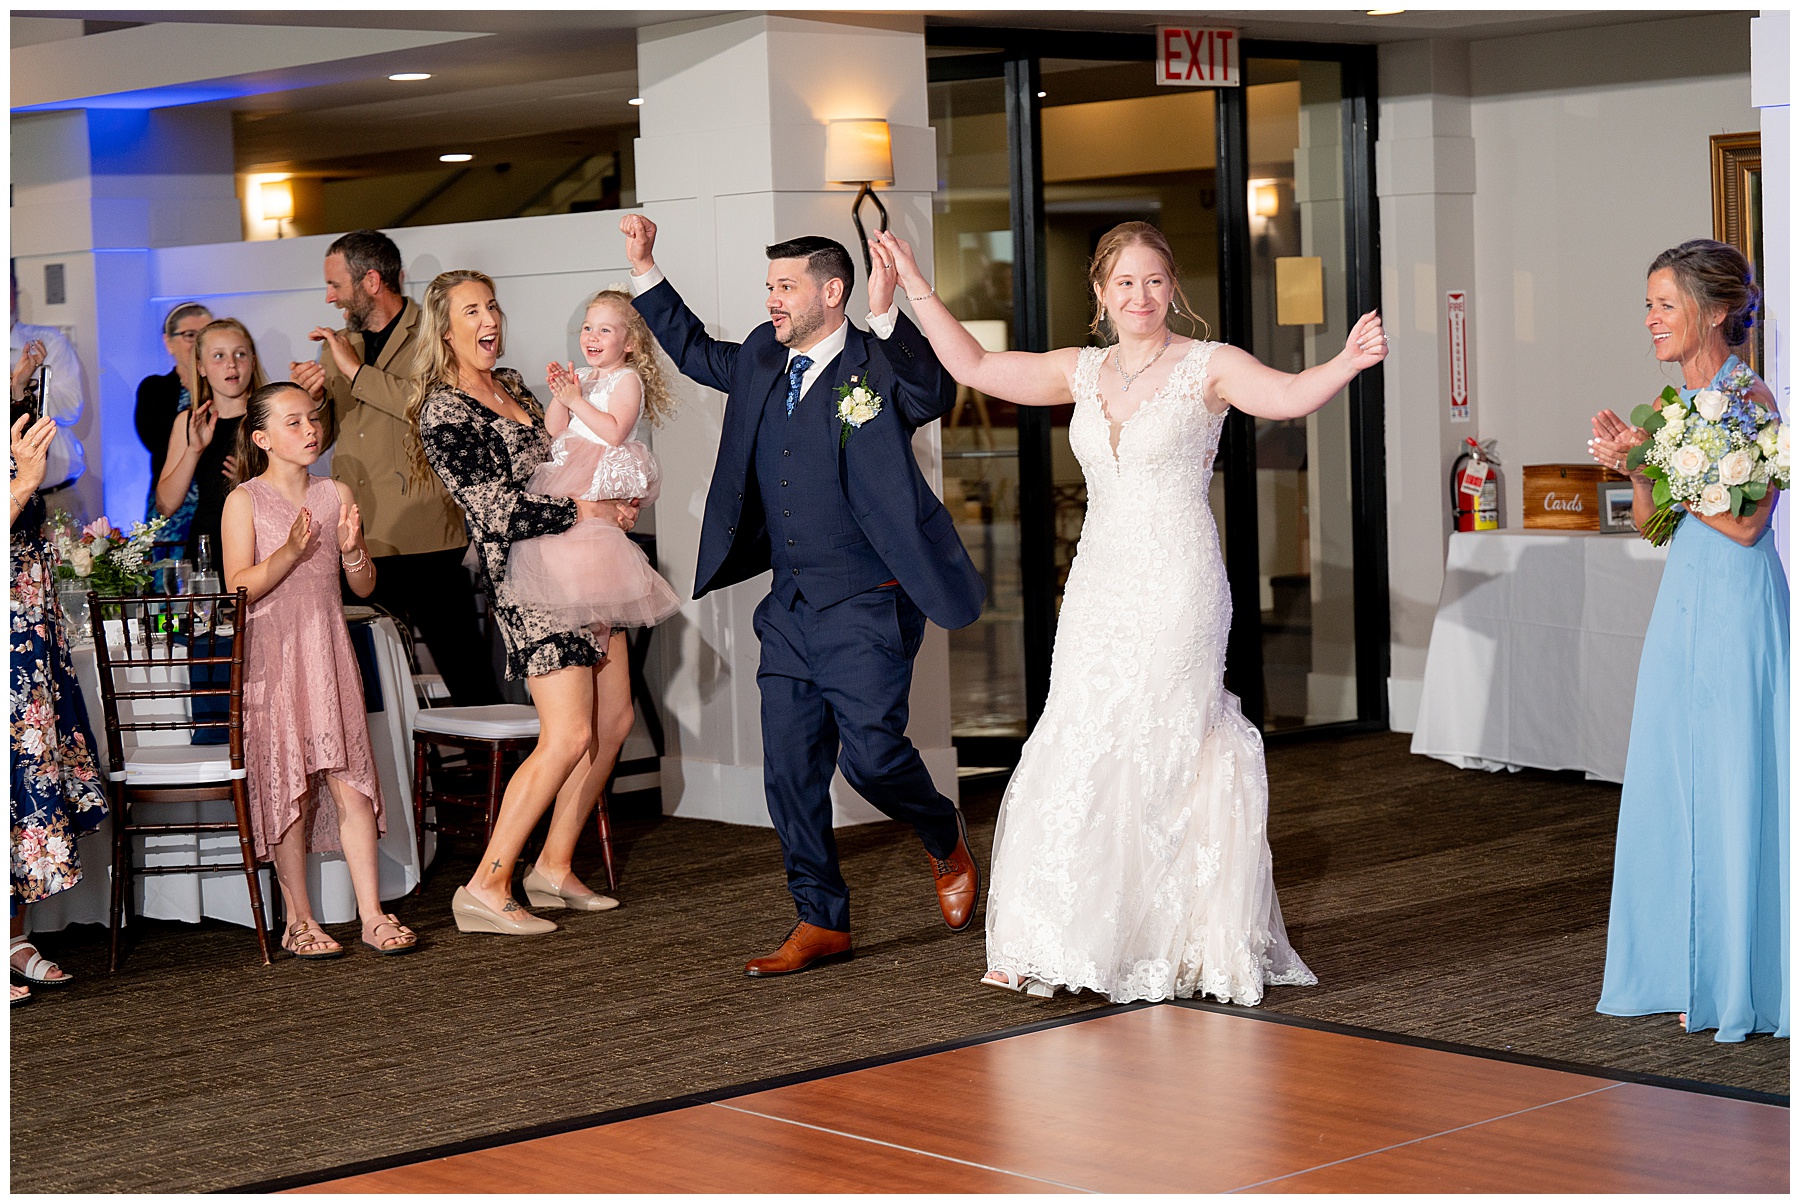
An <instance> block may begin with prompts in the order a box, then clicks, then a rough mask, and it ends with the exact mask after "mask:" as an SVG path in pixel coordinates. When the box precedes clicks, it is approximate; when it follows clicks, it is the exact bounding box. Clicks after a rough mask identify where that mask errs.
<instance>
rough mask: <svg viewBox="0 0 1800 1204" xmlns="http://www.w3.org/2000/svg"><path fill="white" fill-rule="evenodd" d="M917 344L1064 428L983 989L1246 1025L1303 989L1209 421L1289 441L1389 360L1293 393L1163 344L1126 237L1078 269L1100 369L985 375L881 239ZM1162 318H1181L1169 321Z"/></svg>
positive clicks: (1073, 361)
mask: <svg viewBox="0 0 1800 1204" xmlns="http://www.w3.org/2000/svg"><path fill="white" fill-rule="evenodd" d="M873 251H874V254H875V255H876V256H877V257H879V258H881V259H882V260H883V261H884V263H890V264H892V266H893V267H894V268H895V269H896V271H897V272H898V274H899V278H900V282H901V284H902V285H903V286H904V288H905V290H906V294H907V299H908V300H910V301H911V302H912V304H913V309H914V313H915V314H916V315H917V317H918V322H919V326H920V328H921V329H922V330H924V332H925V334H926V336H927V337H928V338H929V339H930V340H931V345H932V349H933V350H934V351H936V352H937V355H938V358H939V359H940V360H941V361H942V362H943V365H944V368H945V369H946V370H947V371H948V372H949V373H950V374H951V375H952V376H954V377H955V378H956V379H957V380H958V381H959V382H961V383H962V384H965V385H968V386H969V387H970V388H972V389H977V390H979V391H981V392H983V393H986V394H988V395H989V396H992V397H999V398H1004V399H1005V400H1007V401H1011V402H1013V403H1015V404H1017V405H1039V406H1054V405H1068V404H1069V403H1070V402H1073V403H1074V404H1075V413H1074V417H1073V418H1072V419H1071V420H1070V422H1069V445H1070V447H1071V449H1072V450H1073V451H1074V453H1075V456H1076V458H1077V459H1078V460H1079V461H1080V462H1081V469H1082V472H1083V474H1084V475H1085V476H1086V478H1087V493H1088V509H1087V517H1086V519H1085V521H1084V525H1083V527H1082V531H1081V543H1080V545H1079V547H1078V548H1077V550H1076V553H1075V560H1074V563H1073V565H1072V566H1071V567H1070V569H1069V580H1068V585H1067V587H1066V588H1065V590H1064V593H1063V603H1062V610H1061V613H1060V616H1059V618H1058V622H1057V635H1056V649H1055V654H1054V657H1053V659H1052V662H1051V673H1050V695H1049V699H1048V701H1047V703H1046V704H1045V707H1044V714H1043V717H1042V718H1041V719H1040V720H1039V721H1038V725H1037V727H1036V729H1035V730H1034V731H1033V732H1032V734H1031V738H1030V739H1029V740H1027V741H1026V742H1025V747H1024V750H1023V751H1022V753H1021V754H1020V757H1019V765H1018V769H1017V770H1016V771H1015V772H1014V773H1013V776H1012V781H1011V782H1010V783H1009V784H1008V786H1007V789H1006V797H1005V799H1004V800H1003V802H1002V803H1001V807H1000V820H999V825H998V827H997V828H996V830H995V834H994V858H993V867H992V871H991V885H990V887H989V891H988V912H987V956H988V973H987V976H986V977H985V978H983V979H982V980H981V981H982V982H983V983H984V984H985V985H988V986H997V987H1004V988H1007V989H1010V990H1014V991H1024V992H1026V993H1028V994H1031V995H1038V996H1048V995H1050V994H1052V993H1054V991H1055V990H1056V988H1058V987H1064V988H1067V989H1069V990H1082V989H1086V990H1091V991H1098V992H1100V993H1101V994H1104V995H1106V996H1108V997H1109V998H1111V999H1112V1000H1114V1001H1115V1002H1124V1001H1127V1000H1139V999H1143V1000H1160V999H1169V998H1171V997H1173V998H1187V997H1190V996H1192V995H1194V994H1195V993H1196V992H1202V993H1204V994H1207V995H1211V996H1214V997H1216V998H1218V999H1221V1000H1225V1001H1228V1002H1231V1003H1239V1004H1255V1003H1258V1002H1260V1001H1261V999H1262V994H1263V987H1264V986H1265V985H1267V984H1296V985H1311V984H1312V983H1314V982H1316V981H1317V979H1316V978H1314V976H1313V973H1312V971H1311V970H1308V969H1307V968H1306V965H1305V963H1304V962H1302V961H1301V960H1300V958H1299V956H1298V955H1297V954H1296V953H1295V952H1294V950H1293V947H1292V946H1291V945H1289V944H1288V939H1287V930H1286V928H1285V927H1284V926H1283V924H1282V920H1281V905H1280V904H1279V903H1278V902H1277V901H1276V898H1275V882H1274V875H1273V872H1272V870H1271V867H1270V859H1269V841H1268V833H1267V823H1268V782H1267V777H1266V776H1265V774H1264V770H1263V751H1262V738H1261V736H1260V734H1259V733H1258V730H1257V728H1256V726H1255V725H1254V724H1252V723H1251V722H1250V721H1249V720H1248V719H1246V718H1245V717H1244V715H1243V714H1242V713H1241V711H1240V710H1239V708H1238V701H1237V699H1236V698H1235V697H1233V696H1232V695H1230V694H1228V693H1226V692H1225V689H1224V671H1225V637H1226V632H1227V631H1228V630H1229V629H1230V626H1231V595H1230V589H1229V585H1228V583H1227V581H1226V577H1225V564H1224V561H1223V559H1222V558H1221V557H1220V554H1219V536H1218V531H1217V529H1216V528H1215V526H1214V524H1213V516H1212V510H1211V508H1210V506H1209V505H1208V502H1207V485H1208V482H1209V481H1210V480H1211V478H1212V468H1213V456H1214V453H1215V452H1216V451H1217V449H1218V445H1219V432H1220V430H1221V428H1222V427H1223V426H1224V418H1225V413H1226V411H1227V410H1228V409H1229V408H1230V407H1232V406H1236V407H1237V408H1238V409H1240V410H1242V411H1244V412H1245V413H1248V414H1253V415H1256V416H1257V417H1259V418H1271V419H1283V418H1299V417H1302V416H1304V415H1307V414H1310V413H1312V412H1313V411H1315V410H1317V409H1319V408H1320V407H1322V406H1323V405H1324V404H1325V403H1326V402H1328V401H1330V400H1331V398H1332V397H1334V396H1336V395H1337V393H1338V392H1339V391H1340V390H1341V389H1343V387H1344V386H1345V385H1346V384H1348V383H1349V381H1350V380H1351V378H1352V377H1354V376H1355V375H1356V374H1357V373H1358V372H1361V371H1362V370H1363V369H1364V368H1368V367H1372V366H1373V365H1375V364H1378V363H1380V362H1381V361H1382V360H1383V359H1385V358H1386V356H1387V338H1386V336H1385V335H1384V334H1383V333H1382V329H1381V319H1380V318H1379V317H1378V316H1377V315H1376V314H1374V313H1369V314H1365V315H1364V316H1363V317H1362V318H1361V319H1360V320H1359V321H1358V322H1357V323H1356V325H1355V327H1354V328H1353V329H1352V330H1351V331H1350V337H1349V339H1348V340H1347V341H1346V343H1345V346H1344V350H1343V352H1342V353H1341V354H1339V355H1338V356H1337V357H1336V358H1335V359H1333V360H1331V361H1330V362H1329V363H1325V364H1320V365H1318V366H1317V367H1314V368H1309V369H1307V370H1306V371H1304V372H1302V373H1300V374H1299V375H1297V376H1290V375H1288V374H1287V373H1285V372H1277V371H1276V370H1274V369H1273V368H1268V367H1265V366H1264V365H1263V364H1261V363H1259V362H1258V361H1257V360H1256V358H1255V357H1253V356H1251V355H1249V354H1248V353H1246V352H1244V351H1240V350H1239V349H1238V348H1236V347H1232V346H1229V345H1226V344H1222V343H1211V342H1204V341H1199V340H1195V339H1190V338H1185V337H1183V336H1181V335H1178V334H1175V333H1174V332H1173V331H1172V330H1171V329H1170V328H1169V325H1168V315H1169V314H1170V313H1171V312H1176V313H1180V314H1182V316H1184V317H1185V316H1188V315H1191V314H1192V313H1193V309H1192V306H1191V305H1190V304H1189V303H1188V301H1187V298H1186V297H1185V296H1184V295H1183V294H1182V292H1181V285H1180V283H1179V280H1178V278H1177V276H1176V272H1175V262H1174V256H1173V255H1172V254H1171V253H1170V250H1169V244H1168V242H1167V240H1165V239H1164V238H1163V235H1162V232H1161V231H1159V230H1158V229H1157V228H1156V227H1154V226H1152V225H1149V224H1148V223H1145V222H1126V223H1125V224H1124V225H1121V226H1117V227H1115V228H1114V229H1112V230H1111V231H1109V232H1108V233H1107V234H1106V236H1105V237H1103V238H1102V239H1101V240H1100V243H1099V246H1098V247H1097V248H1096V249H1095V251H1094V259H1093V263H1092V264H1091V265H1090V267H1089V272H1088V279H1089V282H1090V283H1091V284H1092V286H1093V290H1094V300H1095V303H1096V305H1097V308H1098V313H1097V316H1096V318H1095V320H1094V324H1093V329H1094V330H1095V332H1096V334H1097V333H1098V332H1099V330H1100V328H1101V325H1102V324H1103V323H1105V324H1110V326H1111V327H1112V329H1113V330H1114V331H1116V332H1117V341H1116V342H1114V343H1113V344H1112V345H1111V346H1109V347H1065V348H1062V349H1060V350H1057V351H1051V352H1047V353H1044V354H1033V353H1029V352H1017V351H1007V352H989V351H984V350H983V349H982V347H981V346H980V344H978V343H977V342H976V341H975V340H974V338H972V337H971V336H970V335H969V334H968V332H967V331H965V330H964V329H963V327H962V325H961V324H960V323H959V322H957V320H956V319H955V318H954V317H952V316H951V314H950V311H949V310H948V309H946V308H945V307H944V304H943V302H942V301H941V300H939V299H938V298H937V297H936V292H935V290H934V289H933V288H932V287H931V286H930V285H929V284H927V283H926V281H925V279H924V277H923V276H922V275H920V273H919V268H918V264H917V263H916V262H915V260H914V258H913V254H912V248H910V247H909V246H908V245H907V244H906V243H905V242H904V241H903V240H901V239H899V238H897V237H895V236H894V235H893V234H891V233H886V232H884V233H882V234H880V235H878V236H877V239H876V241H875V242H874V244H873ZM1177 304H1179V309H1178V308H1177Z"/></svg>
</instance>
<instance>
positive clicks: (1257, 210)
mask: <svg viewBox="0 0 1800 1204" xmlns="http://www.w3.org/2000/svg"><path fill="white" fill-rule="evenodd" d="M1250 212H1251V214H1252V215H1253V216H1255V217H1274V216H1275V215H1276V214H1277V213H1280V212H1281V191H1280V189H1278V188H1276V187H1275V185H1273V184H1257V185H1255V186H1254V187H1253V188H1251V190H1250Z"/></svg>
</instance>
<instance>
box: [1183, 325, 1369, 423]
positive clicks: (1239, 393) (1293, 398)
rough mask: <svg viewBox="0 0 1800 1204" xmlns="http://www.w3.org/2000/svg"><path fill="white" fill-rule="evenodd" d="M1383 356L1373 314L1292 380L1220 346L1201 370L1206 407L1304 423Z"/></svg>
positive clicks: (1229, 346)
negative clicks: (1231, 408) (1335, 348)
mask: <svg viewBox="0 0 1800 1204" xmlns="http://www.w3.org/2000/svg"><path fill="white" fill-rule="evenodd" d="M1387 353H1388V343H1387V335H1385V334H1383V333H1382V330H1381V315H1380V314H1379V313H1377V312H1376V311H1374V310H1370V311H1369V312H1368V313H1366V314H1364V315H1363V316H1362V317H1361V318H1358V319H1357V322H1356V325H1355V326H1353V327H1351V328H1350V337H1349V338H1347V339H1345V340H1344V349H1343V350H1342V351H1340V352H1338V353H1337V355H1335V356H1334V357H1332V358H1331V359H1329V360H1327V361H1326V362H1325V363H1323V364H1317V365H1314V366H1313V367H1311V368H1308V369H1307V370H1306V371H1304V372H1301V373H1299V374H1298V375H1294V374H1292V373H1288V372H1281V371H1278V370H1276V369H1274V368H1271V367H1269V366H1268V365H1267V364H1265V363H1263V362H1262V361H1261V360H1259V359H1257V358H1256V357H1255V356H1253V355H1251V354H1250V353H1249V352H1247V351H1243V350H1240V349H1239V348H1237V347H1233V346H1231V345H1229V344H1223V345H1221V346H1219V347H1218V348H1217V349H1216V350H1214V351H1213V354H1212V359H1211V361H1210V362H1209V363H1208V364H1207V372H1206V382H1207V387H1206V392H1207V404H1208V406H1210V407H1211V408H1212V409H1213V410H1214V411H1215V412H1216V411H1218V410H1220V409H1223V408H1224V407H1225V406H1235V407H1237V408H1238V409H1240V410H1242V411H1244V413H1246V414H1254V415H1255V416H1256V417H1258V418H1274V419H1281V418H1304V417H1305V416H1306V415H1308V414H1310V413H1312V412H1313V411H1314V410H1317V409H1320V408H1321V407H1323V406H1324V405H1325V403H1326V402H1328V401H1330V400H1331V399H1332V398H1333V397H1336V396H1337V395H1338V391H1339V390H1341V389H1342V388H1343V387H1344V386H1345V385H1347V384H1349V383H1350V381H1351V380H1352V379H1353V378H1354V377H1355V376H1356V374H1357V373H1358V372H1361V371H1362V370H1363V369H1365V368H1373V367H1374V366H1375V365H1376V364H1379V363H1380V362H1381V361H1382V360H1384V359H1386V358H1387ZM1215 403H1216V404H1215Z"/></svg>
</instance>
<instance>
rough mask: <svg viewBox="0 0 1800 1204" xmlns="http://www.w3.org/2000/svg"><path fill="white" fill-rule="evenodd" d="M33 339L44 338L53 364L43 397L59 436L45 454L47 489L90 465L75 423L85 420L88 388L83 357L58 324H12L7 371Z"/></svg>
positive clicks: (50, 361)
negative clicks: (47, 392) (47, 391)
mask: <svg viewBox="0 0 1800 1204" xmlns="http://www.w3.org/2000/svg"><path fill="white" fill-rule="evenodd" d="M33 339H42V340H43V341H44V362H45V363H46V364H48V365H50V396H48V397H46V398H44V399H43V400H42V404H43V407H44V413H45V414H46V415H48V416H49V417H51V418H54V419H56V435H55V436H54V437H53V438H52V439H51V440H50V447H49V449H48V450H47V451H46V452H45V454H44V484H43V488H45V489H54V488H55V487H56V486H58V485H61V484H63V483H65V482H68V481H73V480H74V479H75V478H77V477H79V476H80V475H81V474H82V472H83V471H84V470H85V469H86V468H87V455H86V453H84V452H83V451H82V449H81V440H79V439H77V438H76V437H75V430H74V427H75V424H76V423H77V422H80V421H81V407H82V399H83V397H84V396H85V391H84V389H83V388H82V381H81V359H80V357H78V356H77V355H76V354H75V348H73V347H71V346H70V345H69V340H68V337H67V336H66V335H64V334H63V332H62V331H60V330H58V329H57V328H56V327H54V326H32V325H30V324H28V323H25V322H14V323H13V324H12V358H11V359H10V360H9V361H8V364H7V370H8V371H9V372H10V371H11V370H12V366H13V365H14V364H17V363H18V362H19V356H20V355H21V354H23V353H24V351H25V344H27V343H29V342H31V340H33Z"/></svg>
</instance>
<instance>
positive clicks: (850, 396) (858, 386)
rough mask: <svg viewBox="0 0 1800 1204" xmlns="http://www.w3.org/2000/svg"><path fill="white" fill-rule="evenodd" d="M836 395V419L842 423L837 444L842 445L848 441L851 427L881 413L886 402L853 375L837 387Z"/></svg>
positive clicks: (853, 427) (860, 424) (858, 425)
mask: <svg viewBox="0 0 1800 1204" xmlns="http://www.w3.org/2000/svg"><path fill="white" fill-rule="evenodd" d="M837 395H838V407H837V414H838V421H840V422H842V423H843V425H842V426H841V427H839V428H838V446H839V447H842V446H844V444H846V443H848V442H849V441H850V432H851V431H852V430H853V429H855V428H856V427H860V426H862V425H863V424H864V423H865V422H868V421H870V420H871V419H873V418H874V417H875V415H877V414H879V413H881V407H882V406H883V405H885V404H887V403H886V402H884V401H883V400H882V398H881V394H879V393H877V392H876V391H875V390H873V389H871V388H869V386H868V385H866V384H863V383H861V382H859V381H858V380H857V378H856V377H854V376H852V377H851V378H850V380H849V381H848V382H847V383H845V384H841V385H839V386H838V387H837Z"/></svg>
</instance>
